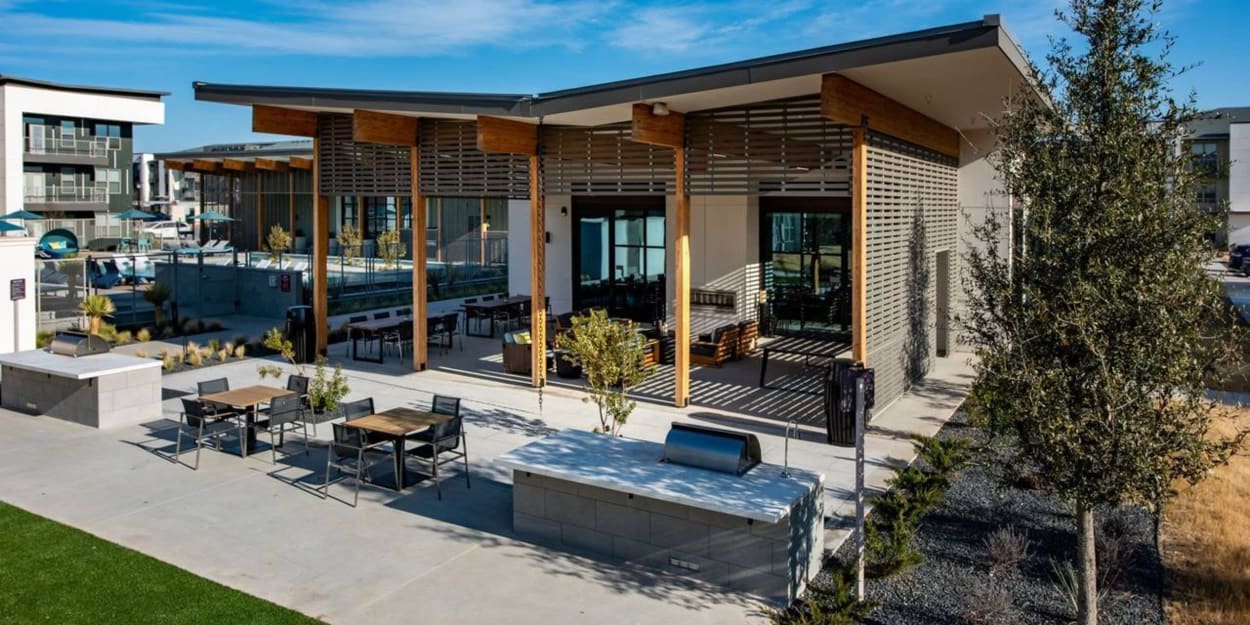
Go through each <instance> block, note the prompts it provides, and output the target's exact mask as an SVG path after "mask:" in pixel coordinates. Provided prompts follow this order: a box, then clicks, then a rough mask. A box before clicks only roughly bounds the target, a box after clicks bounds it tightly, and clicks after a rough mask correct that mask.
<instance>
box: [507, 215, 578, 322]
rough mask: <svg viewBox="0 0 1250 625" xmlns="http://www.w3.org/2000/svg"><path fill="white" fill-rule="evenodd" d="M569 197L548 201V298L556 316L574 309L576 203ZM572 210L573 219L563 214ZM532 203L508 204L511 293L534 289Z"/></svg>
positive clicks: (509, 290)
mask: <svg viewBox="0 0 1250 625" xmlns="http://www.w3.org/2000/svg"><path fill="white" fill-rule="evenodd" d="M571 199H572V198H570V197H569V196H567V195H548V196H547V198H546V213H547V232H550V233H551V242H550V243H548V244H547V285H546V286H547V297H549V298H551V312H552V313H553V314H557V315H559V314H561V313H566V312H568V311H570V310H572V309H573V256H572V254H573V227H572V225H571V223H572V216H571V213H572V202H571ZM561 207H564V208H568V209H569V211H570V216H564V215H561V214H560V208H561ZM530 258H531V257H530V203H529V200H508V292H509V293H529V292H531V289H530V267H531V262H530Z"/></svg>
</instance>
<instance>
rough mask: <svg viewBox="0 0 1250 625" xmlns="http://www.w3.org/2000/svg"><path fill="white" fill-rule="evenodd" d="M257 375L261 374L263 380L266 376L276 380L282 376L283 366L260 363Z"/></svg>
mask: <svg viewBox="0 0 1250 625" xmlns="http://www.w3.org/2000/svg"><path fill="white" fill-rule="evenodd" d="M256 375H259V376H260V379H262V380H263V379H265V378H273V379H275V380H276V379H278V378H280V377H282V367H279V366H277V365H260V366H258V367H256Z"/></svg>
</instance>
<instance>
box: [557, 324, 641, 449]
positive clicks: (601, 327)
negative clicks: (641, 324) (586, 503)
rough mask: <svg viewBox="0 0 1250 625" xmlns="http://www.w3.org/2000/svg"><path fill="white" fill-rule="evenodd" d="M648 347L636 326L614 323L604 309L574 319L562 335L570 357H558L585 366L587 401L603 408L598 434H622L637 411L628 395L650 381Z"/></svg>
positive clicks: (596, 429)
mask: <svg viewBox="0 0 1250 625" xmlns="http://www.w3.org/2000/svg"><path fill="white" fill-rule="evenodd" d="M644 345H645V340H643V339H642V337H641V336H640V335H639V334H638V333H637V332H636V329H635V328H634V326H633V324H632V323H621V322H618V321H614V320H612V319H610V318H608V313H607V312H606V311H603V310H592V311H591V312H590V314H588V315H578V316H576V317H573V328H572V329H571V330H569V332H567V333H565V334H563V335H561V337H560V347H561V348H563V349H565V350H567V351H568V354H560V355H559V356H557V358H569V357H572V358H575V359H576V360H577V361H578V362H580V363H581V365H582V372H583V374H584V375H585V376H586V393H587V394H588V397H586V398H585V399H584V400H583V401H593V402H594V403H595V405H596V406H598V407H599V427H597V428H595V431H596V432H602V433H604V434H611V435H612V436H618V435H620V433H621V426H623V425H625V421H626V420H627V419H628V418H629V415H630V413H631V412H633V411H634V406H635V404H634V400H632V399H630V398H629V395H627V394H626V393H627V392H628V390H629V388H630V387H631V386H637V385H638V384H642V382H643V381H644V380H646V379H647V367H646V365H645V364H644V359H645V355H644V354H643V347H644ZM540 348H541V346H538V345H535V346H534V349H540ZM557 353H558V352H557Z"/></svg>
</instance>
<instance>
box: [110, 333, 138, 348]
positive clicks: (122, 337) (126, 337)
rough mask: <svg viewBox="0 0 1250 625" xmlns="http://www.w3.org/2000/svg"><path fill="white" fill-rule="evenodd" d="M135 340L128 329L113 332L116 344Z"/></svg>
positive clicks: (124, 343) (125, 343) (126, 343)
mask: <svg viewBox="0 0 1250 625" xmlns="http://www.w3.org/2000/svg"><path fill="white" fill-rule="evenodd" d="M133 340H134V339H133V337H132V336H131V334H130V332H129V331H128V330H122V331H121V332H114V333H113V343H114V344H115V345H128V344H130V343H131V342H132V341H133Z"/></svg>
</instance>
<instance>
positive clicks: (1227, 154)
mask: <svg viewBox="0 0 1250 625" xmlns="http://www.w3.org/2000/svg"><path fill="white" fill-rule="evenodd" d="M1186 143H1187V147H1188V150H1189V153H1190V155H1191V156H1192V158H1193V163H1194V167H1195V168H1196V169H1197V170H1198V171H1199V172H1200V173H1201V176H1202V177H1201V179H1200V180H1199V181H1198V185H1197V188H1196V189H1195V193H1196V197H1195V201H1196V202H1197V205H1198V208H1200V209H1202V210H1205V211H1208V212H1215V211H1218V210H1220V209H1221V208H1222V207H1227V209H1228V222H1227V228H1226V229H1225V230H1224V231H1223V232H1218V233H1214V236H1213V239H1214V240H1215V242H1216V243H1217V244H1219V245H1225V244H1229V245H1231V244H1234V243H1250V107H1228V108H1217V109H1211V110H1209V111H1203V112H1202V113H1201V114H1199V115H1198V118H1197V119H1195V120H1194V121H1193V122H1191V123H1190V125H1189V137H1188V139H1187V141H1186Z"/></svg>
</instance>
